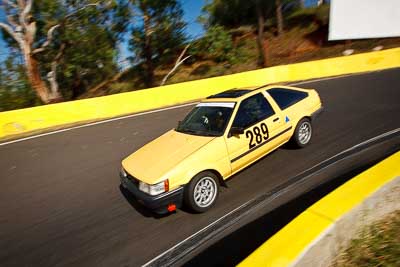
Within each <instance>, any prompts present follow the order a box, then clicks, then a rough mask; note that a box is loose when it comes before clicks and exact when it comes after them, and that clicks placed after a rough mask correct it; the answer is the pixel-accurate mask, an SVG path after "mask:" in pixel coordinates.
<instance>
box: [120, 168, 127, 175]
mask: <svg viewBox="0 0 400 267" xmlns="http://www.w3.org/2000/svg"><path fill="white" fill-rule="evenodd" d="M120 173H121V175H122V176H124V177H127V176H128V174H127V173H126V171H125V169H124V167H121V172H120Z"/></svg>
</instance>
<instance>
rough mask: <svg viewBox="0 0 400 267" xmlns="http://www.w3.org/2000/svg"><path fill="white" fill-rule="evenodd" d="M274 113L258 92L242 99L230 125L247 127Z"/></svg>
mask: <svg viewBox="0 0 400 267" xmlns="http://www.w3.org/2000/svg"><path fill="white" fill-rule="evenodd" d="M274 114H275V112H274V110H273V109H272V107H271V105H270V104H269V103H268V101H267V99H265V97H264V96H263V94H262V93H259V94H256V95H253V96H251V97H249V98H247V99H245V100H243V101H242V103H241V104H240V106H239V110H238V112H237V114H236V117H235V120H234V121H233V124H232V126H233V127H241V128H247V127H249V126H251V125H253V124H255V123H257V122H259V121H262V120H264V119H266V118H268V117H270V116H272V115H274Z"/></svg>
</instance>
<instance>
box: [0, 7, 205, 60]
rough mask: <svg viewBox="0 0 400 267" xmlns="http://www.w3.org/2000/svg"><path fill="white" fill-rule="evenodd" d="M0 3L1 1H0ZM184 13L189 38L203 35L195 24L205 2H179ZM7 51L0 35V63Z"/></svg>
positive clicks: (1, 15)
mask: <svg viewBox="0 0 400 267" xmlns="http://www.w3.org/2000/svg"><path fill="white" fill-rule="evenodd" d="M0 1H1V0H0ZM180 2H181V4H182V8H183V11H184V20H185V21H186V22H187V28H186V33H187V34H188V36H189V37H191V38H194V37H197V36H200V35H202V34H203V32H204V30H203V28H202V26H201V25H200V24H199V23H197V22H196V19H197V17H198V16H199V15H200V13H201V8H202V7H203V5H204V4H205V0H180ZM0 21H4V13H3V12H2V11H1V10H0ZM120 49H121V56H120V58H121V59H124V58H125V57H127V56H129V55H131V53H130V52H129V50H128V44H127V41H125V42H123V43H122V44H121V45H120ZM7 50H8V49H7V48H6V46H5V44H4V41H3V37H2V36H1V34H0V61H2V60H3V59H4V58H5V56H6V55H7V53H8V51H7Z"/></svg>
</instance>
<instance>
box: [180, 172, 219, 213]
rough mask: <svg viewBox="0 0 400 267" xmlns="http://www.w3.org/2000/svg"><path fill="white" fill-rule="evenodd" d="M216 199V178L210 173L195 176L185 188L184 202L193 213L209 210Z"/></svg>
mask: <svg viewBox="0 0 400 267" xmlns="http://www.w3.org/2000/svg"><path fill="white" fill-rule="evenodd" d="M217 197H218V178H217V177H216V175H215V174H214V173H212V172H208V171H206V172H202V173H199V174H197V175H196V176H195V177H193V179H192V180H191V181H190V183H189V184H188V185H187V186H186V188H185V195H184V201H185V204H186V206H187V207H188V208H190V209H191V210H192V211H194V212H199V213H201V212H205V211H206V210H208V209H210V208H211V207H212V206H213V205H214V203H215V202H216V200H217Z"/></svg>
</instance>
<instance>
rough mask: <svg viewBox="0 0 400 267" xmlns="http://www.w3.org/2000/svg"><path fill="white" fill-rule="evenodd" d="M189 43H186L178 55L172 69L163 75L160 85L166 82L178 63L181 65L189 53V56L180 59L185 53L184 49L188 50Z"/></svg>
mask: <svg viewBox="0 0 400 267" xmlns="http://www.w3.org/2000/svg"><path fill="white" fill-rule="evenodd" d="M190 45H191V44H188V45H187V46H186V47H185V48H184V49H183V51H182V52H181V54H180V55H179V57H178V59H177V60H176V62H175V66H174V67H173V68H172V70H170V72H168V74H167V75H165V77H164V79H163V80H162V82H161V84H160V86H163V85H164V84H165V83H166V82H167V80H168V78H169V76H170V75H171V74H172V73H173V72H174V71H175V70H176V69H177V68H178V67H179V66H180V65H182V63H183V62H185V61H186V60H187V59H188V58H190V57H191V55H189V56H186V57H185V58H184V59H182V57H183V56H184V55H185V53H186V51H187V50H188V48H189V46H190Z"/></svg>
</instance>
